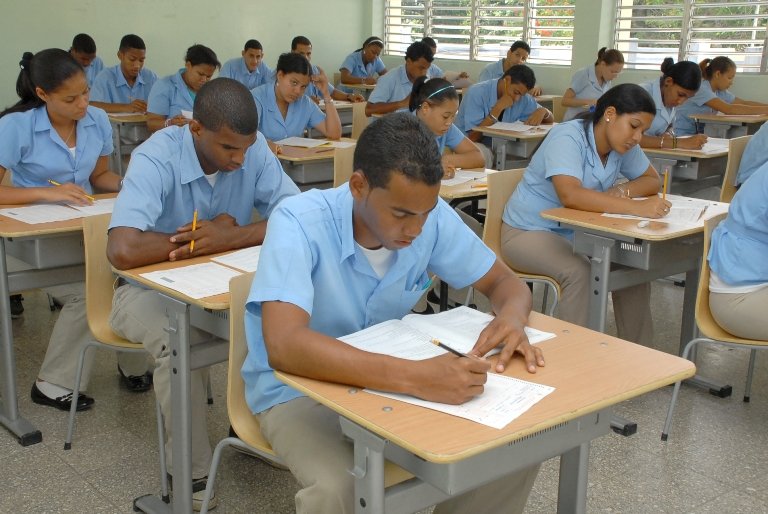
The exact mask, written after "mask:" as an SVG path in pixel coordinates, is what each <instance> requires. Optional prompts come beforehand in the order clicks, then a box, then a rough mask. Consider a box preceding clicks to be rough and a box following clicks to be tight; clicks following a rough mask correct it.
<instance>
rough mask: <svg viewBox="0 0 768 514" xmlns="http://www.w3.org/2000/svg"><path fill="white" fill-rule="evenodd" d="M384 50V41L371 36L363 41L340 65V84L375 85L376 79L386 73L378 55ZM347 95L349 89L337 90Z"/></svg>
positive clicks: (385, 68)
mask: <svg viewBox="0 0 768 514" xmlns="http://www.w3.org/2000/svg"><path fill="white" fill-rule="evenodd" d="M382 50H384V41H382V40H381V38H380V37H378V36H371V37H369V38H368V39H366V40H365V41H363V46H361V47H360V48H358V49H357V50H355V51H354V52H352V53H351V54H349V55H348V56H347V57H346V59H344V62H343V63H341V67H340V68H339V72H340V73H341V83H342V84H368V85H372V84H376V81H377V80H378V78H377V77H381V76H382V75H384V74H385V73H386V72H387V67H386V65H385V64H384V61H382V60H381V57H379V55H380V54H381V51H382ZM339 89H342V90H343V91H347V92H349V93H351V92H352V90H351V89H350V88H341V87H340V88H339Z"/></svg>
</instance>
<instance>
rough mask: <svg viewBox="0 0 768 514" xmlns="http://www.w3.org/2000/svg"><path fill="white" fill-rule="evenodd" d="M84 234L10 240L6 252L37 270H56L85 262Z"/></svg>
mask: <svg viewBox="0 0 768 514" xmlns="http://www.w3.org/2000/svg"><path fill="white" fill-rule="evenodd" d="M84 248H85V247H84V245H83V234H82V233H77V234H62V235H56V234H52V235H48V236H41V237H36V238H34V239H33V238H9V239H8V240H6V243H5V252H6V254H7V255H11V256H13V257H15V258H17V259H19V260H20V261H23V262H25V263H27V264H29V265H30V266H33V267H34V268H37V269H45V268H56V267H59V266H69V265H71V264H82V263H83V262H85V252H84Z"/></svg>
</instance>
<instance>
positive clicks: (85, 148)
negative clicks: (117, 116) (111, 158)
mask: <svg viewBox="0 0 768 514" xmlns="http://www.w3.org/2000/svg"><path fill="white" fill-rule="evenodd" d="M75 130H76V131H77V145H76V150H75V156H74V157H72V154H71V153H70V151H69V149H68V148H67V146H66V145H65V144H64V141H63V140H62V139H61V137H60V136H59V134H58V132H56V130H55V129H54V128H53V127H52V126H51V120H50V119H49V118H48V113H47V111H46V108H45V106H42V107H38V108H36V109H30V110H28V111H25V112H16V113H12V114H7V115H5V116H3V117H2V118H0V166H2V167H3V168H5V169H7V170H11V171H13V185H15V186H16V187H51V184H50V183H49V182H48V180H49V179H50V180H54V181H56V182H58V183H60V184H66V183H74V184H77V185H78V186H80V187H82V188H83V189H85V190H86V191H87V192H88V193H92V192H93V189H92V188H91V183H90V178H91V173H93V169H94V168H95V167H96V161H98V160H99V157H101V156H104V155H109V154H111V153H112V149H113V148H112V127H111V126H110V124H109V119H107V114H106V113H105V112H104V111H103V110H101V109H99V108H97V107H93V106H88V110H87V112H86V114H85V117H84V118H83V119H81V120H79V121H78V122H77V128H76V129H75Z"/></svg>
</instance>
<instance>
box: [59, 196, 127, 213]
mask: <svg viewBox="0 0 768 514" xmlns="http://www.w3.org/2000/svg"><path fill="white" fill-rule="evenodd" d="M115 200H116V198H103V199H100V200H94V202H93V203H92V204H91V205H73V204H67V205H69V206H70V207H72V208H73V209H76V210H78V211H80V216H98V215H99V214H111V213H112V209H114V207H115Z"/></svg>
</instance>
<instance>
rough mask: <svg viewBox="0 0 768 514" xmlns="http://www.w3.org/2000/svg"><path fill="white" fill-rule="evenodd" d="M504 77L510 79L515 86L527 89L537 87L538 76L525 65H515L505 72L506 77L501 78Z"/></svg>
mask: <svg viewBox="0 0 768 514" xmlns="http://www.w3.org/2000/svg"><path fill="white" fill-rule="evenodd" d="M504 77H509V78H510V79H511V80H512V83H513V84H522V85H524V86H525V87H526V88H527V89H531V88H533V86H535V85H536V75H535V74H534V73H533V70H532V69H530V68H529V67H528V66H526V65H525V64H515V65H514V66H510V67H509V69H508V70H507V71H505V72H504V75H502V76H501V78H502V79H503V78H504Z"/></svg>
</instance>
